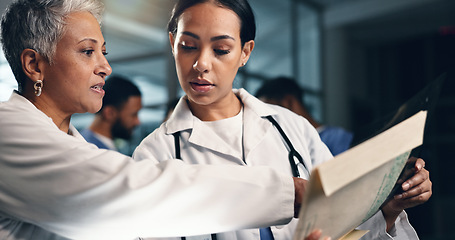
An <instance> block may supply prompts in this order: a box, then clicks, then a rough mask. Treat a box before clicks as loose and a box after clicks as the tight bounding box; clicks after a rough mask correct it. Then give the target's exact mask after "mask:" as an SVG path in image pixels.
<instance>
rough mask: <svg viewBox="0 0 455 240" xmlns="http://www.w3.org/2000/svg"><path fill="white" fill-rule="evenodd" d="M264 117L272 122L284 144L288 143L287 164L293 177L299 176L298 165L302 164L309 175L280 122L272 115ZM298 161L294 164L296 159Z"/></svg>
mask: <svg viewBox="0 0 455 240" xmlns="http://www.w3.org/2000/svg"><path fill="white" fill-rule="evenodd" d="M266 118H267V119H268V120H269V121H270V122H271V123H272V124H273V126H275V127H276V129H277V130H278V132H279V133H280V134H281V137H282V138H283V139H284V141H285V142H286V144H287V145H288V148H289V154H288V158H289V164H290V165H291V170H292V175H293V176H294V177H300V173H299V169H298V165H299V164H302V167H303V168H304V169H305V171H306V172H307V173H308V176H310V171H309V170H308V167H307V166H306V164H305V161H303V158H302V156H301V155H300V154H299V152H297V150H295V148H294V146H293V145H292V143H291V140H289V138H288V136H286V134H285V133H284V131H283V129H282V128H281V126H280V124H278V123H277V121H276V120H275V119H274V118H273V117H272V116H266ZM296 158H297V161H298V163H297V164H296V160H295V159H296Z"/></svg>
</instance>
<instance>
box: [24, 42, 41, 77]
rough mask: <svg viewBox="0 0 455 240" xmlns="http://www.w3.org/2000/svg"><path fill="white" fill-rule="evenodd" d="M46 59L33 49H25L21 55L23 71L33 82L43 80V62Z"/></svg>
mask: <svg viewBox="0 0 455 240" xmlns="http://www.w3.org/2000/svg"><path fill="white" fill-rule="evenodd" d="M42 61H44V58H43V57H42V56H41V55H40V54H38V53H37V52H36V51H35V50H33V49H29V48H27V49H25V50H24V51H22V54H21V63H22V70H23V71H24V73H25V75H26V76H27V77H28V78H30V79H31V80H32V81H34V82H35V81H37V80H43V73H42V69H41V62H42Z"/></svg>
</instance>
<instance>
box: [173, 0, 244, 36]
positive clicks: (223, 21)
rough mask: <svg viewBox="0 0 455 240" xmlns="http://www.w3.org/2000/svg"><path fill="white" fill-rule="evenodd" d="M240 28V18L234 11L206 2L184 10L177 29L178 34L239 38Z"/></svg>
mask: <svg viewBox="0 0 455 240" xmlns="http://www.w3.org/2000/svg"><path fill="white" fill-rule="evenodd" d="M240 27H241V23H240V18H239V17H238V16H237V14H236V13H235V12H234V11H232V10H230V9H228V8H225V7H221V6H218V5H215V4H214V3H210V2H206V3H200V4H197V5H194V6H192V7H190V8H188V9H186V10H185V11H184V12H183V13H182V15H181V16H180V18H179V21H178V27H177V28H178V31H179V32H180V31H190V32H195V33H196V34H201V33H210V34H212V35H225V34H227V35H234V36H239V35H240Z"/></svg>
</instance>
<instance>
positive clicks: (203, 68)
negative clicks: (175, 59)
mask: <svg viewBox="0 0 455 240" xmlns="http://www.w3.org/2000/svg"><path fill="white" fill-rule="evenodd" d="M193 69H194V70H196V71H198V72H200V73H208V72H209V71H210V53H208V52H207V51H202V52H201V54H200V55H199V57H198V58H197V59H196V61H195V62H194V64H193Z"/></svg>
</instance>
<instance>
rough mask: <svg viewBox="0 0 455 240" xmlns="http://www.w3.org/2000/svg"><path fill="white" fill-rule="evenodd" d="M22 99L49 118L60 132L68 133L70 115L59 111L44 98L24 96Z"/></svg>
mask: <svg viewBox="0 0 455 240" xmlns="http://www.w3.org/2000/svg"><path fill="white" fill-rule="evenodd" d="M24 97H25V98H27V99H28V100H29V101H30V102H31V103H32V104H33V105H35V107H36V108H38V109H39V110H40V111H42V112H43V113H44V114H46V115H47V116H48V117H50V118H51V119H52V121H53V122H54V124H55V125H56V126H57V127H58V128H59V129H60V130H61V131H63V132H64V133H68V132H69V126H70V120H71V114H67V113H64V112H63V111H59V110H58V107H57V106H56V105H55V104H52V101H49V100H48V99H47V98H46V97H45V96H40V97H36V96H35V95H34V94H32V95H30V94H26V95H24Z"/></svg>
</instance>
